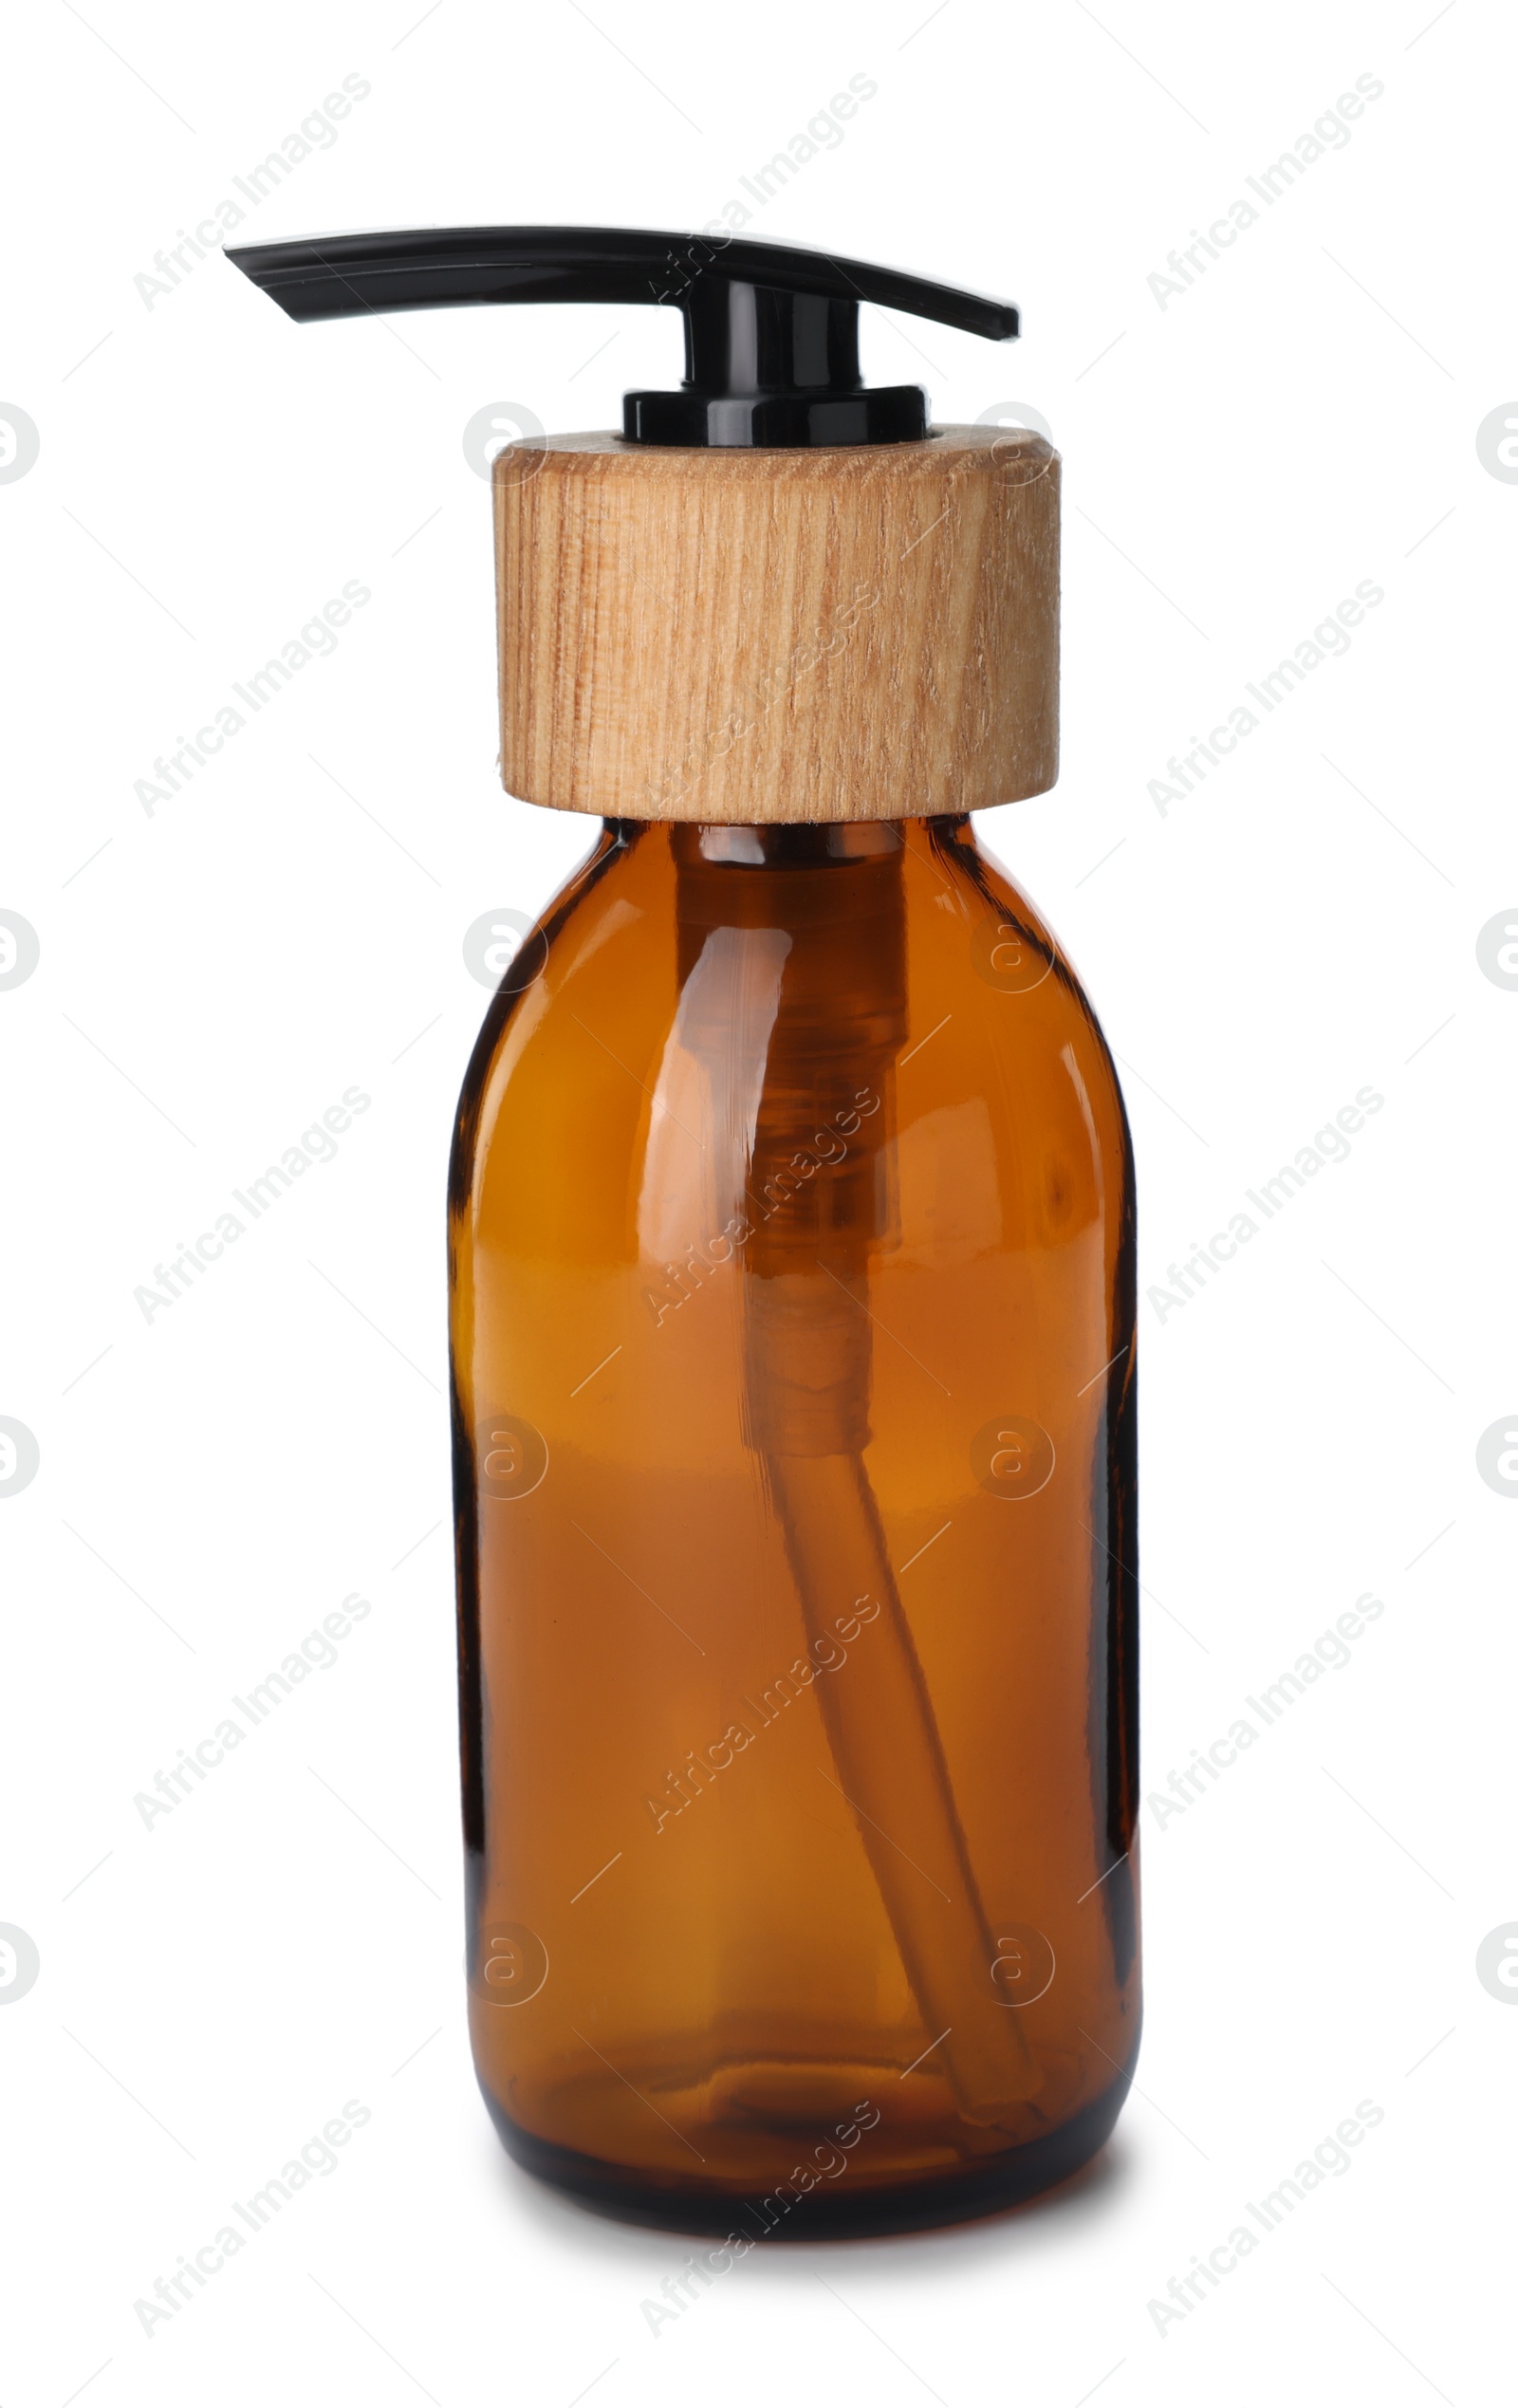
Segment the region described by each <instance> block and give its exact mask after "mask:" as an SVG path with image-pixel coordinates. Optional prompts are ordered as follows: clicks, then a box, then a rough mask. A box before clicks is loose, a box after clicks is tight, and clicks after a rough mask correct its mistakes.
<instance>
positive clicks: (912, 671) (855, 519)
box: [493, 426, 1059, 823]
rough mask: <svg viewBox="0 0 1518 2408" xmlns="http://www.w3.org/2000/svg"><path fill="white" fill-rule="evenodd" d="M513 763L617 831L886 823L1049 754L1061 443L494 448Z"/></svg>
mask: <svg viewBox="0 0 1518 2408" xmlns="http://www.w3.org/2000/svg"><path fill="white" fill-rule="evenodd" d="M493 483H494V493H495V536H496V592H497V600H498V605H499V629H500V659H501V776H502V783H503V784H504V785H505V787H507V790H508V791H509V793H511V794H515V795H519V796H521V797H522V798H523V799H524V800H525V801H527V802H529V803H540V804H544V805H546V806H548V807H549V808H551V809H554V810H564V811H593V812H596V813H598V814H601V815H603V816H605V817H608V818H617V819H642V820H647V819H668V820H702V821H713V822H728V823H738V822H746V821H761V820H782V821H784V820H795V821H803V820H810V821H821V820H877V819H879V820H885V819H902V818H907V817H910V816H912V815H914V814H916V813H926V812H936V811H967V810H979V809H983V808H985V807H987V806H990V805H992V804H996V803H1009V802H1014V801H1016V800H1017V799H1018V798H1019V797H1021V796H1023V795H1028V794H1039V793H1042V792H1043V791H1044V789H1045V788H1046V787H1050V786H1052V785H1053V783H1054V780H1055V776H1056V774H1057V769H1058V678H1059V458H1058V455H1057V454H1055V453H1054V452H1053V451H1051V450H1050V448H1049V446H1048V444H1047V443H1046V442H1045V441H1044V440H1043V438H1042V437H1041V436H1040V435H1032V434H1028V433H1025V432H1023V431H1022V430H1020V429H1003V428H996V427H979V426H971V427H965V426H955V427H943V428H939V429H936V430H935V432H934V434H932V435H930V436H929V437H928V438H927V439H926V440H925V441H923V442H921V443H900V444H881V445H879V446H873V447H869V448H865V447H860V448H850V449H839V450H820V451H805V452H804V451H794V452H791V451H731V452H727V451H698V450H683V449H669V450H665V449H658V448H655V447H652V446H647V445H635V444H630V443H626V442H624V441H623V440H622V439H621V438H620V436H618V435H555V436H550V437H549V438H548V442H547V445H546V448H544V447H541V446H540V447H537V448H533V447H531V446H528V445H524V446H512V447H510V448H509V449H508V450H506V451H504V452H502V453H501V454H500V455H499V457H498V458H497V460H496V462H495V470H494V479H493Z"/></svg>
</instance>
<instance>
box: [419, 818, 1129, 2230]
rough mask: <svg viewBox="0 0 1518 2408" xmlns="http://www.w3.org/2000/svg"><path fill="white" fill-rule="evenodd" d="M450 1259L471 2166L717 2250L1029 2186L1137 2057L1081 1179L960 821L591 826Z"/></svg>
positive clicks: (1046, 971) (1123, 1406)
mask: <svg viewBox="0 0 1518 2408" xmlns="http://www.w3.org/2000/svg"><path fill="white" fill-rule="evenodd" d="M450 1268H451V1295H452V1321H453V1347H454V1451H455V1480H456V1499H457V1538H458V1559H459V1601H460V1665H461V1693H462V1697H461V1705H462V1736H463V1764H464V1814H465V1838H466V1849H467V1858H468V1866H469V1875H470V1906H469V1922H470V1929H469V1942H468V1944H469V1966H470V2013H471V2028H472V2041H473V2047H474V2052H475V2062H476V2065H477V2068H478V2071H479V2076H480V2081H481V2084H482V2087H483V2089H484V2091H485V2095H486V2099H487V2102H489V2104H490V2106H491V2113H492V2115H493V2117H494V2119H495V2121H496V2123H497V2126H498V2129H499V2130H500V2132H501V2134H502V2137H503V2139H505V2140H506V2142H507V2145H508V2146H509V2148H510V2150H511V2151H512V2153H513V2155H515V2156H516V2157H517V2158H519V2159H520V2160H521V2161H522V2162H523V2163H525V2164H527V2165H528V2166H529V2167H530V2168H532V2169H533V2170H534V2171H535V2172H537V2173H539V2174H541V2175H544V2176H547V2177H548V2178H550V2179H554V2180H557V2181H559V2182H561V2183H563V2184H565V2185H567V2186H568V2187H569V2188H571V2189H573V2190H575V2191H577V2192H579V2193H580V2194H581V2195H583V2196H585V2197H587V2198H589V2199H591V2200H593V2201H595V2202H596V2203H598V2204H600V2205H602V2206H604V2207H606V2208H608V2209H610V2210H613V2211H614V2212H617V2213H620V2214H629V2215H634V2216H641V2217H646V2218H648V2219H649V2220H653V2221H658V2222H667V2223H672V2224H678V2225H684V2226H687V2227H690V2228H693V2229H699V2230H705V2231H711V2232H717V2233H720V2234H723V2235H729V2234H731V2235H739V2234H742V2235H747V2236H749V2238H750V2241H752V2240H756V2239H757V2238H758V2237H759V2236H761V2235H762V2234H767V2233H771V2232H772V2233H774V2234H776V2235H777V2236H779V2235H783V2234H784V2235H787V2236H795V2237H806V2236H808V2235H810V2236H812V2237H816V2236H818V2235H820V2234H821V2233H823V2232H865V2231H871V2230H888V2229H893V2228H899V2227H910V2226H915V2225H922V2224H928V2223H932V2222H935V2221H939V2220H943V2219H945V2218H949V2217H953V2216H956V2215H960V2214H966V2213H971V2212H974V2211H975V2210H977V2209H984V2208H990V2207H993V2206H1000V2205H1003V2204H1006V2203H1008V2202H1009V2201H1010V2200H1012V2199H1015V2198H1017V2197H1019V2196H1025V2195H1028V2194H1029V2193H1031V2192H1033V2191H1036V2190H1039V2189H1042V2188H1044V2187H1046V2185H1047V2184H1048V2183H1049V2182H1051V2181H1054V2180H1058V2179H1059V2178H1061V2176H1064V2174H1067V2173H1069V2172H1071V2171H1073V2170H1074V2169H1075V2167H1076V2166H1078V2165H1079V2164H1081V2163H1082V2162H1083V2161H1084V2159H1085V2158H1088V2157H1089V2156H1090V2155H1092V2154H1093V2152H1094V2151H1095V2150H1096V2149H1097V2148H1098V2147H1100V2145H1101V2141H1102V2139H1105V2137H1106V2134H1107V2132H1108V2131H1109V2130H1110V2128H1111V2125H1112V2123H1113V2121H1115V2119H1116V2116H1117V2113H1118V2110H1119V2108H1120V2104H1121V2100H1122V2097H1123V2095H1124V2093H1125V2090H1126V2086H1127V2083H1128V2080H1129V2077H1130V2074H1131V2069H1132V2064H1133V2059H1134V2055H1135V2052H1136V2049H1137V2044H1138V2026H1139V1991H1138V1928H1137V1923H1138V1909H1137V1875H1136V1864H1135V1860H1134V1855H1133V1842H1134V1838H1135V1818H1136V1810H1137V1803H1138V1798H1137V1658H1136V1646H1137V1617H1136V1607H1137V1587H1138V1582H1137V1568H1136V1565H1137V1556H1136V1534H1135V1454H1134V1412H1135V1385H1134V1374H1135V1366H1134V1357H1133V1339H1134V1228H1133V1195H1132V1165H1131V1155H1130V1149H1129V1144H1128V1137H1127V1129H1126V1123H1125V1120H1124V1116H1123V1110H1122V1103H1121V1099H1120V1093H1119V1089H1118V1084H1117V1080H1116V1076H1115V1073H1114V1071H1113V1067H1112V1064H1111V1061H1110V1058H1109V1056H1108V1053H1107V1050H1106V1047H1105V1046H1104V1045H1103V1043H1102V1040H1101V1033H1100V1031H1099V1029H1098V1028H1097V1025H1096V1022H1095V1019H1094V1017H1093V1015H1092V1013H1091V1011H1090V1008H1089V1006H1088V1005H1087V1003H1086V1002H1085V999H1084V997H1083V993H1082V991H1081V990H1080V987H1079V986H1078V984H1077V983H1076V981H1075V979H1074V977H1073V974H1072V973H1071V972H1070V971H1069V969H1068V966H1067V965H1066V964H1065V963H1064V960H1063V958H1062V956H1061V955H1060V954H1059V952H1058V949H1057V947H1056V946H1055V945H1054V942H1053V940H1052V938H1051V937H1050V936H1049V935H1048V934H1047V932H1046V930H1045V929H1044V928H1043V927H1042V925H1041V923H1040V922H1039V920H1038V918H1037V917H1036V915H1035V914H1034V913H1033V911H1032V910H1031V907H1030V906H1029V905H1028V904H1027V902H1026V901H1025V900H1024V898H1022V897H1021V896H1020V895H1019V894H1018V893H1017V892H1016V890H1015V889H1014V888H1013V887H1012V886H1011V884H1010V883H1009V880H1007V879H1006V878H1005V877H1004V875H1003V874H1002V873H1001V872H1000V871H999V870H997V869H996V868H995V867H994V866H993V865H992V864H990V862H989V861H987V859H986V857H985V856H984V855H983V854H981V853H980V852H979V850H978V848H977V846H976V843H975V839H974V836H973V832H972V828H971V825H970V823H969V821H968V820H966V819H937V820H931V821H908V822H902V823H889V824H858V825H850V826H842V827H832V828H814V827H793V828H787V827H768V826H767V827H743V828H731V827H726V828H695V827H687V826H669V825H664V824H641V823H627V822H620V823H607V824H606V825H605V827H604V828H603V830H602V835H601V838H600V840H599V842H598V843H597V844H596V846H595V848H594V850H593V852H592V854H591V857H590V859H589V860H588V861H587V862H586V863H585V864H584V866H583V868H582V870H581V871H580V872H579V873H577V875H576V876H575V878H574V879H572V880H570V882H569V884H568V885H567V886H566V888H565V891H564V893H563V895H562V896H561V897H560V898H559V899H558V900H557V902H556V903H555V904H554V906H552V907H551V909H550V911H549V913H548V914H547V916H546V920H545V922H544V924H543V927H542V929H541V930H540V931H539V932H537V933H535V935H533V936H531V937H529V938H528V940H527V941H526V943H525V944H524V946H523V948H522V951H521V952H520V954H518V955H517V957H516V960H515V961H514V962H513V964H512V967H511V969H510V971H509V972H508V974H507V977H506V980H505V983H504V985H503V988H502V990H501V991H500V993H499V994H498V995H497V997H496V999H495V1002H494V1003H493V1004H492V1006H491V1011H490V1013H489V1015H488V1017H487V1020H486V1023H485V1027H484V1029H483V1030H482V1033H481V1037H480V1041H479V1044H478V1047H476V1050H475V1054H474V1058H473V1061H472V1065H471V1067H470V1071H469V1075H468V1078H467V1080H466V1083H465V1088H464V1093H463V1098H462V1101H461V1105H460V1114H459V1122H458V1131H457V1137H456V1140H455V1147H454V1165H453V1177H452V1185H451V1200H450Z"/></svg>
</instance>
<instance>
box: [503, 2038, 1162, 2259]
mask: <svg viewBox="0 0 1518 2408" xmlns="http://www.w3.org/2000/svg"><path fill="white" fill-rule="evenodd" d="M1137 2056H1138V2050H1137V2047H1136V2048H1135V2051H1134V2056H1133V2058H1131V2059H1130V2060H1129V2063H1128V2065H1127V2066H1126V2067H1125V2068H1124V2069H1123V2071H1122V2072H1121V2073H1120V2074H1119V2075H1118V2077H1117V2079H1116V2080H1115V2081H1113V2082H1112V2083H1111V2084H1109V2085H1108V2086H1107V2088H1106V2089H1105V2090H1104V2091H1102V2092H1101V2095H1100V2096H1099V2097H1098V2098H1096V2099H1094V2100H1092V2101H1091V2102H1090V2104H1089V2105H1088V2106H1085V2107H1083V2108H1081V2109H1080V2111H1079V2112H1078V2113H1077V2114H1075V2115H1073V2116H1071V2117H1070V2118H1069V2119H1068V2121H1066V2122H1064V2123H1062V2124H1060V2125H1058V2126H1056V2128H1055V2129H1054V2130H1053V2131H1052V2132H1047V2133H1044V2134H1041V2135H1040V2136H1039V2138H1038V2139H1033V2140H1027V2141H1024V2142H1022V2143H1021V2144H1020V2145H1018V2146H1016V2147H1013V2148H1009V2149H1006V2150H1003V2151H1000V2152H999V2153H998V2154H997V2155H996V2156H995V2157H990V2158H976V2159H974V2160H972V2161H968V2160H967V2161H964V2162H960V2163H956V2164H954V2165H950V2166H939V2167H933V2168H924V2169H921V2170H919V2171H916V2172H914V2173H912V2174H911V2175H909V2176H898V2177H897V2178H895V2179H892V2178H889V2177H887V2178H886V2179H884V2180H882V2181H880V2182H879V2183H877V2184H869V2183H855V2184H851V2185H850V2187H849V2188H847V2189H846V2190H843V2191H842V2192H839V2191H835V2190H833V2189H832V2188H831V2187H830V2185H828V2184H826V2183H821V2182H820V2183H818V2184H817V2185H816V2187H814V2188H813V2189H811V2190H809V2191H805V2192H796V2193H795V2194H794V2195H793V2196H791V2197H790V2198H788V2199H787V2198H786V2197H783V2196H781V2195H780V2194H781V2192H782V2191H784V2190H785V2189H786V2188H787V2187H790V2186H786V2185H776V2186H774V2187H773V2188H772V2189H771V2190H770V2192H769V2193H768V2194H767V2195H764V2196H761V2195H759V2194H758V2193H754V2194H753V2195H748V2194H747V2193H745V2192H743V2191H740V2190H737V2189H717V2188H715V2187H713V2188H710V2189H697V2188H696V2187H694V2185H691V2184H688V2183H679V2182H676V2181H673V2180H671V2181H668V2182H665V2181H662V2180H657V2179H653V2178H650V2177H648V2176H639V2177H637V2178H634V2177H632V2176H629V2175H628V2174H627V2173H626V2171H625V2169H622V2168H620V2167H617V2166H612V2165H607V2164H605V2163H603V2162H602V2161H601V2160H600V2159H598V2158H591V2157H587V2156H584V2155H583V2154H582V2153H581V2152H580V2151H579V2150H576V2149H566V2148H564V2147H562V2146H560V2145H559V2144H558V2143H556V2142H554V2141H550V2140H544V2139H540V2138H539V2136H538V2135H537V2134H535V2133H531V2132H528V2131H525V2130H524V2129H523V2127H522V2126H521V2125H520V2124H518V2123H515V2122H513V2121H512V2120H511V2118H510V2117H509V2116H508V2115H507V2114H506V2112H505V2110H504V2109H503V2108H502V2106H501V2105H500V2102H499V2101H497V2100H495V2099H493V2098H492V2097H491V2093H490V2092H489V2091H488V2090H485V2089H484V2085H483V2084H482V2085H481V2088H482V2092H483V2096H484V2099H485V2103H486V2105H487V2107H488V2108H489V2109H490V2114H491V2122H492V2123H493V2124H494V2126H495V2129H496V2132H497V2133H498V2135H499V2136H500V2139H501V2141H502V2143H503V2145H504V2147H505V2148H506V2150H507V2153H508V2155H509V2157H511V2158H513V2159H514V2160H515V2162H516V2163H517V2164H518V2165H519V2166H521V2167H522V2168H523V2169H524V2171H525V2172H527V2173H528V2174H531V2175H533V2176H536V2177H537V2179H538V2180H539V2181H541V2182H546V2183H549V2184H550V2185H551V2186H552V2187H553V2188H554V2189H556V2190H559V2191H563V2192H565V2193H567V2194H568V2195H569V2196H570V2197H572V2198H574V2199H576V2200H577V2201H578V2202H579V2203H580V2204H581V2205H582V2206H583V2207H586V2208H589V2209H591V2210H592V2211H593V2212H594V2213H595V2214H599V2215H605V2216H609V2217H611V2218H613V2219H614V2220H616V2221H618V2222H620V2223H624V2224H641V2225H650V2226H653V2227H655V2228H656V2229H658V2230H662V2231H665V2232H689V2233H695V2234H699V2235H700V2236H702V2237H703V2238H706V2237H711V2238H716V2239H719V2240H730V2239H732V2238H734V2237H742V2238H744V2239H747V2240H748V2241H749V2242H750V2244H753V2243H756V2242H757V2241H759V2240H761V2239H763V2240H773V2241H782V2240H789V2241H821V2240H829V2241H851V2240H868V2239H870V2238H872V2237H875V2236H877V2235H880V2234H885V2233H891V2232H928V2231H931V2230H932V2229H933V2228H934V2227H935V2226H938V2225H944V2224H961V2223H966V2222H968V2221H970V2220H972V2218H974V2217H976V2216H982V2215H994V2214H997V2213H998V2212H999V2211H1000V2210H1002V2209H1004V2208H1010V2207H1017V2206H1020V2205H1021V2204H1022V2203H1023V2202H1024V2201H1025V2200H1027V2199H1032V2198H1036V2197H1037V2196H1038V2195H1039V2194H1040V2193H1041V2192H1045V2191H1051V2190H1053V2189H1054V2187H1055V2185H1056V2184H1057V2183H1060V2182H1064V2181H1067V2180H1068V2178H1069V2176H1071V2175H1072V2174H1078V2173H1079V2172H1080V2170H1081V2168H1082V2167H1083V2165H1086V2164H1088V2163H1089V2161H1090V2160H1091V2158H1094V2157H1095V2156H1096V2154H1097V2152H1098V2150H1099V2149H1100V2148H1101V2146H1102V2145H1103V2143H1104V2142H1105V2141H1106V2140H1107V2139H1108V2138H1109V2137H1110V2135H1111V2133H1112V2130H1113V2127H1114V2125H1115V2124H1116V2122H1117V2121H1118V2117H1119V2115H1120V2113H1121V2110H1122V2105H1123V2102H1124V2100H1125V2099H1126V2098H1127V2095H1128V2090H1129V2086H1130V2084H1131V2083H1132V2080H1133V2066H1134V2063H1135V2061H1136V2060H1137Z"/></svg>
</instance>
